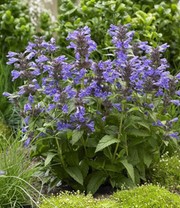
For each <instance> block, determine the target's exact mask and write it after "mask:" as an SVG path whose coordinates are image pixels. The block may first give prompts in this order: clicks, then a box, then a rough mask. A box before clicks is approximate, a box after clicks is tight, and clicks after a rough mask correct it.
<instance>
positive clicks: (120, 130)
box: [113, 106, 124, 160]
mask: <svg viewBox="0 0 180 208" xmlns="http://www.w3.org/2000/svg"><path fill="white" fill-rule="evenodd" d="M123 111H124V108H123V106H122V113H121V117H120V123H119V132H118V140H119V142H118V143H117V144H116V147H115V151H114V155H113V160H115V158H116V153H117V151H118V148H119V144H120V141H121V134H122V123H123V118H124V113H123Z"/></svg>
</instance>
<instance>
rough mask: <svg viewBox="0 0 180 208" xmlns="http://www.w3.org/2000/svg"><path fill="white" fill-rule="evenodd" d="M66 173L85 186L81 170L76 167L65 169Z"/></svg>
mask: <svg viewBox="0 0 180 208" xmlns="http://www.w3.org/2000/svg"><path fill="white" fill-rule="evenodd" d="M65 171H66V172H67V173H68V174H69V175H70V176H71V177H72V178H73V179H74V180H75V181H77V182H78V183H79V184H81V185H83V175H82V173H81V171H80V169H79V168H78V167H76V166H74V167H68V168H65Z"/></svg>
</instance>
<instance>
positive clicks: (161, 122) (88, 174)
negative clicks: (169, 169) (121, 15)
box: [4, 25, 180, 194]
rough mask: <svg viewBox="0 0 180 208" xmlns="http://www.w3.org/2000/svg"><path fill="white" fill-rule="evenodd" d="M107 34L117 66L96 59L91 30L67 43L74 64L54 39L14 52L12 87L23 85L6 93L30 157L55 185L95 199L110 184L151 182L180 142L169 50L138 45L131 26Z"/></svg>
mask: <svg viewBox="0 0 180 208" xmlns="http://www.w3.org/2000/svg"><path fill="white" fill-rule="evenodd" d="M108 33H109V35H110V36H111V37H112V44H113V45H114V47H113V54H114V55H113V57H112V59H106V60H100V61H97V60H96V59H95V60H94V59H93V58H92V57H93V56H91V54H93V52H95V50H96V43H95V42H94V41H93V40H92V39H91V37H90V28H88V27H87V26H86V27H83V28H79V29H78V30H75V31H73V32H72V33H70V34H69V35H68V37H67V39H68V40H69V41H70V45H69V46H68V48H70V49H73V50H74V59H72V57H71V59H68V58H67V57H65V56H64V55H61V56H59V55H57V54H58V52H59V51H58V47H57V46H56V44H55V40H54V39H53V38H52V39H51V40H50V41H49V42H46V41H45V40H44V39H43V38H42V37H39V38H38V37H36V38H35V40H34V42H30V43H29V44H28V46H27V47H26V50H25V51H24V53H16V52H9V54H8V57H9V61H8V64H11V65H13V66H14V70H13V71H12V79H13V81H14V80H17V79H20V80H23V81H24V84H23V85H22V86H20V87H19V89H18V91H16V92H14V93H12V94H10V93H7V92H6V93H4V95H5V96H7V97H8V99H9V100H10V101H11V102H12V103H13V104H14V105H15V106H16V108H17V109H19V112H20V115H21V116H22V118H23V120H24V121H23V128H22V131H23V133H24V137H23V140H25V144H26V145H28V144H30V143H31V144H32V145H33V149H32V156H34V157H39V156H41V158H44V160H43V161H42V162H43V164H44V168H45V169H48V170H49V172H50V173H52V174H53V175H54V176H55V179H56V180H57V181H59V180H62V181H63V182H65V183H67V184H69V185H70V186H72V187H73V188H74V189H76V190H78V189H79V190H85V191H86V192H87V193H89V192H91V193H92V194H94V193H95V192H96V191H97V190H98V188H99V187H100V186H101V185H102V184H104V183H110V184H111V186H112V187H117V188H120V187H121V186H122V185H123V184H125V186H131V187H132V186H135V185H136V184H140V183H141V182H142V181H145V180H146V169H147V168H149V167H150V165H151V164H152V163H153V162H155V161H158V160H159V158H160V155H161V154H162V152H163V149H164V148H165V147H168V146H169V145H170V144H172V143H175V144H177V141H176V139H177V138H179V132H178V131H177V130H176V129H177V128H176V123H177V122H178V117H177V111H176V109H177V107H178V106H179V105H180V100H179V95H180V91H179V90H178V83H179V79H180V73H179V74H177V75H176V76H172V75H171V74H170V72H169V71H168V70H167V69H168V63H167V60H166V59H165V58H163V57H162V53H163V52H164V51H165V50H166V49H167V47H168V45H167V44H163V45H161V46H158V47H156V48H153V47H151V46H150V45H148V43H147V42H136V41H134V40H133V35H134V31H129V26H128V25H124V26H123V25H118V26H115V25H111V27H110V29H109V31H108ZM54 182H55V181H53V183H54Z"/></svg>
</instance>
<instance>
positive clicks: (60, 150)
mask: <svg viewBox="0 0 180 208" xmlns="http://www.w3.org/2000/svg"><path fill="white" fill-rule="evenodd" d="M55 140H56V144H57V148H58V155H59V157H60V161H61V164H62V166H63V167H65V163H64V159H63V156H62V149H61V147H60V145H59V142H58V139H57V137H55Z"/></svg>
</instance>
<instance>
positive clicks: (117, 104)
mask: <svg viewBox="0 0 180 208" xmlns="http://www.w3.org/2000/svg"><path fill="white" fill-rule="evenodd" d="M112 105H113V107H114V108H116V109H117V110H118V111H122V108H121V104H120V103H113V104H112Z"/></svg>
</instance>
